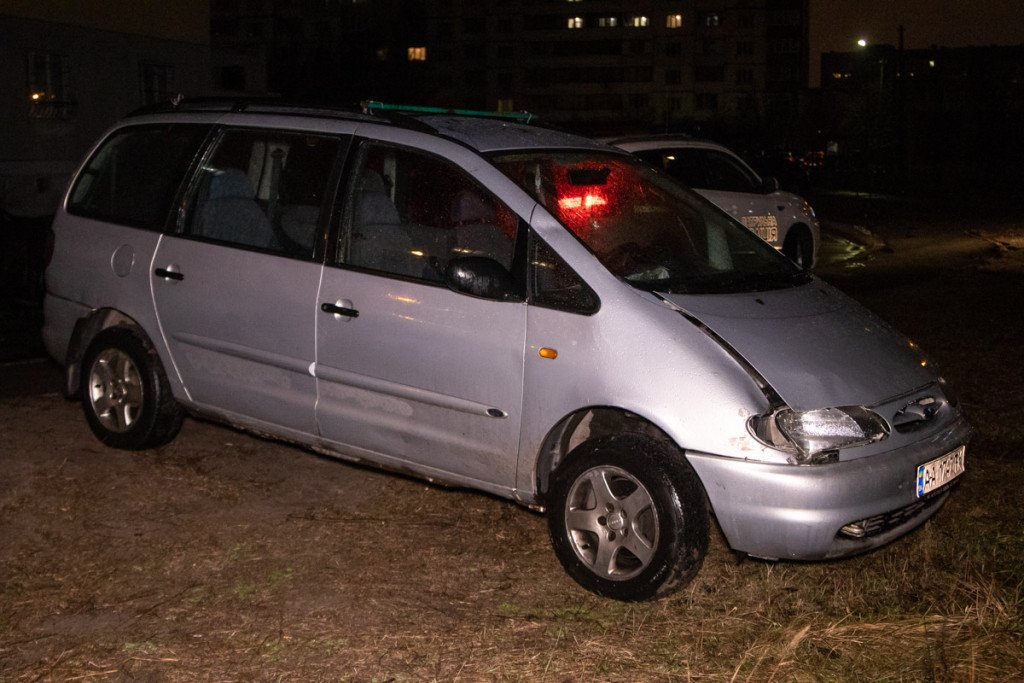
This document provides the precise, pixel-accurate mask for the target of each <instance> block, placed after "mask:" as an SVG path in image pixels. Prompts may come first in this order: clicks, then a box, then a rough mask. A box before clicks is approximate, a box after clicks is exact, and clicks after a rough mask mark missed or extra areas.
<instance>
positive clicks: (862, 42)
mask: <svg viewBox="0 0 1024 683" xmlns="http://www.w3.org/2000/svg"><path fill="white" fill-rule="evenodd" d="M857 44H858V45H860V46H861V47H867V46H868V41H867V39H866V38H860V39H858V40H857Z"/></svg>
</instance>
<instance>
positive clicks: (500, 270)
mask: <svg viewBox="0 0 1024 683" xmlns="http://www.w3.org/2000/svg"><path fill="white" fill-rule="evenodd" d="M444 280H445V284H446V285H448V289H450V290H452V291H453V292H459V293H461V294H469V295H470V296H477V297H480V298H482V299H494V300H497V301H521V300H522V296H521V295H520V293H519V287H518V286H517V285H516V281H515V279H514V278H513V277H512V273H510V272H508V270H507V269H506V268H505V267H504V266H503V265H501V264H500V263H498V262H497V261H495V260H494V259H491V258H487V257H486V256H465V257H463V258H456V259H452V260H451V261H450V262H449V263H448V269H447V270H446V271H445V278H444Z"/></svg>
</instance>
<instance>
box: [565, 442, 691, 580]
mask: <svg viewBox="0 0 1024 683" xmlns="http://www.w3.org/2000/svg"><path fill="white" fill-rule="evenodd" d="M549 494H550V495H549V500H550V506H549V510H548V526H549V530H550V532H551V542H552V545H553V547H554V550H555V554H556V555H557V556H558V559H559V560H560V561H561V562H562V565H563V566H564V567H565V570H566V571H567V572H568V573H569V575H570V576H571V577H572V578H573V579H575V580H576V582H577V583H579V584H580V585H581V586H583V587H584V588H586V589H587V590H590V591H592V592H594V593H597V594H598V595H602V596H604V597H608V598H614V599H616V600H648V599H651V598H656V597H661V596H663V595H667V594H669V593H671V592H672V591H674V590H677V589H678V588H681V587H682V586H684V585H686V584H687V583H689V581H690V580H691V579H693V577H694V576H696V574H697V572H698V571H699V570H700V567H701V564H702V563H703V560H704V555H705V553H706V552H707V546H708V526H709V522H708V511H707V503H706V500H705V497H704V490H703V488H702V487H701V485H700V481H699V480H698V479H697V475H696V474H695V473H694V472H693V470H692V469H691V468H690V466H689V465H688V464H687V463H686V461H685V460H684V459H683V457H682V454H681V453H679V451H678V450H677V449H675V448H674V447H671V446H669V445H666V444H664V443H662V442H659V441H656V440H654V439H651V438H648V437H644V436H640V435H636V434H620V435H615V436H608V437H600V438H596V439H592V440H590V441H587V442H585V443H583V444H581V445H580V446H578V447H577V448H576V449H574V450H573V452H572V453H570V454H569V456H568V457H567V459H566V462H565V463H564V465H563V466H562V467H561V468H560V469H559V470H558V471H557V472H555V474H554V476H553V478H552V482H551V490H550V492H549Z"/></svg>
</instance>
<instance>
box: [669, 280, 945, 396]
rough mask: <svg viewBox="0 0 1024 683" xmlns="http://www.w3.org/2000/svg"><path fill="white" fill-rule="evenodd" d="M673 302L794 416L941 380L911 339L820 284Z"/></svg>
mask: <svg viewBox="0 0 1024 683" xmlns="http://www.w3.org/2000/svg"><path fill="white" fill-rule="evenodd" d="M667 298H668V299H669V300H670V301H672V302H673V303H675V304H676V305H678V306H679V307H680V308H681V309H683V310H685V311H687V312H688V313H690V314H692V315H694V316H695V317H697V318H698V319H699V320H701V322H703V323H705V324H706V325H708V326H709V327H710V328H711V329H713V330H714V331H715V332H716V333H717V334H719V335H720V336H721V337H723V338H724V339H727V340H728V341H729V344H731V345H732V346H733V348H735V349H736V350H737V351H738V352H739V353H740V354H741V355H742V356H743V357H744V358H745V359H746V360H747V361H748V362H749V363H750V364H751V365H753V366H754V367H755V368H757V370H758V371H759V372H760V373H761V374H762V375H763V376H764V377H765V378H766V379H767V380H768V381H769V383H771V385H772V387H773V388H774V389H775V390H776V391H777V392H778V393H779V394H780V395H781V396H782V398H783V399H784V400H785V401H786V403H787V404H788V405H789V406H790V407H791V408H793V409H795V410H812V409H814V408H820V407H822V406H854V405H872V404H874V403H875V402H877V401H879V400H882V399H886V398H889V397H890V396H891V395H893V394H895V393H898V392H899V391H901V390H905V389H912V388H914V387H919V386H922V385H924V384H927V383H929V382H931V381H932V380H933V379H934V377H933V375H932V373H931V372H929V371H928V370H927V369H925V368H924V367H922V366H921V362H922V358H921V357H920V355H918V354H917V353H915V352H914V350H913V349H912V347H911V346H910V344H909V342H908V340H907V339H906V338H905V337H903V336H902V335H900V334H898V333H897V332H895V331H894V330H893V329H892V328H891V327H889V325H887V324H886V323H884V322H882V321H881V320H880V319H879V318H877V317H876V316H875V315H873V314H871V313H869V312H868V311H867V310H865V309H864V308H863V307H861V306H859V305H858V304H856V303H854V302H853V301H851V300H850V299H849V298H847V297H845V296H843V295H842V294H840V293H839V292H838V291H837V290H835V289H834V288H832V287H830V286H829V285H827V284H825V283H824V282H822V281H820V280H816V281H815V282H814V283H813V284H810V285H806V286H803V287H796V288H792V289H784V290H779V291H773V292H756V293H752V294H730V295H720V296H717V297H715V298H714V300H711V297H706V296H684V295H667Z"/></svg>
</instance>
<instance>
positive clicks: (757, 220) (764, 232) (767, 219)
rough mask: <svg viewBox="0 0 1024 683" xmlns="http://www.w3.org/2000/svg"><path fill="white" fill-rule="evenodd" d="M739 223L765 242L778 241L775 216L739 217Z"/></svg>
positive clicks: (777, 227)
mask: <svg viewBox="0 0 1024 683" xmlns="http://www.w3.org/2000/svg"><path fill="white" fill-rule="evenodd" d="M740 223H742V224H743V225H745V226H746V227H747V229H748V230H750V231H751V232H753V233H754V234H755V235H757V236H758V237H760V238H761V239H763V240H764V241H765V242H777V241H778V240H779V224H778V221H776V220H775V216H772V215H768V216H741V217H740Z"/></svg>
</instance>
